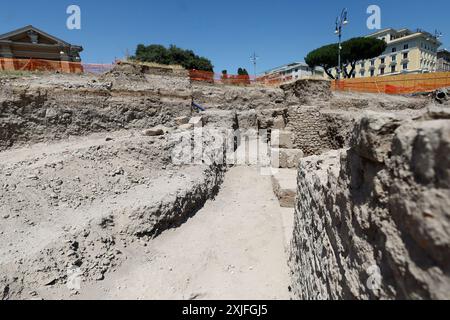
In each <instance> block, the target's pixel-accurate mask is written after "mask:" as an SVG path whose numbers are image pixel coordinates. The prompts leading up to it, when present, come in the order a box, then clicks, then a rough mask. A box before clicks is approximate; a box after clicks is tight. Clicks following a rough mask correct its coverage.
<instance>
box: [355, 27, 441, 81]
mask: <svg viewBox="0 0 450 320" xmlns="http://www.w3.org/2000/svg"><path fill="white" fill-rule="evenodd" d="M367 37H374V38H378V39H381V40H384V41H386V43H387V48H386V51H385V52H384V53H383V54H382V55H380V56H379V57H377V58H374V59H370V60H366V61H359V62H358V64H357V65H356V69H355V71H354V73H353V75H352V77H354V78H362V77H375V76H386V75H397V74H403V73H427V72H435V71H437V69H438V58H437V55H438V48H439V47H440V46H441V42H439V40H438V39H437V38H436V37H435V36H434V35H432V34H431V33H428V32H425V31H422V30H416V31H411V30H409V29H401V30H395V29H385V30H380V31H378V32H376V33H373V34H371V35H368V36H367Z"/></svg>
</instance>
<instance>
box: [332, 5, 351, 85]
mask: <svg viewBox="0 0 450 320" xmlns="http://www.w3.org/2000/svg"><path fill="white" fill-rule="evenodd" d="M347 24H348V19H347V9H345V8H344V9H342V12H341V15H340V16H338V17H337V18H336V31H335V32H334V33H335V34H337V35H338V36H339V49H338V50H339V56H338V72H337V79H338V80H339V79H340V78H341V72H342V62H341V50H342V45H341V44H342V28H343V27H344V26H345V25H347Z"/></svg>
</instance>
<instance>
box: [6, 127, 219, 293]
mask: <svg viewBox="0 0 450 320" xmlns="http://www.w3.org/2000/svg"><path fill="white" fill-rule="evenodd" d="M175 141H176V140H174V139H172V138H171V135H168V136H162V137H144V136H142V135H140V134H137V133H134V132H121V133H116V134H113V135H112V136H111V135H108V136H106V135H103V136H100V135H99V136H95V137H91V138H85V139H80V140H78V141H71V143H69V142H65V143H60V144H56V145H47V146H44V145H39V146H35V147H32V148H31V149H27V150H23V149H20V150H16V151H8V152H3V153H1V154H0V157H1V161H0V163H1V165H0V181H2V185H1V189H2V192H1V193H0V207H1V208H2V210H1V216H0V219H1V220H2V223H1V224H0V242H1V243H4V244H5V245H4V246H2V247H0V299H2V298H3V299H16V298H21V297H22V298H23V297H27V296H28V295H29V294H30V292H36V291H39V290H50V289H51V287H53V286H55V285H60V286H64V285H66V283H67V282H68V281H69V279H68V277H69V274H70V273H71V272H75V271H76V270H79V271H80V272H81V275H82V277H83V279H84V281H87V282H89V281H100V280H103V278H104V277H106V276H107V274H108V273H109V272H113V271H114V270H115V268H116V267H117V266H118V265H120V264H121V262H122V261H123V260H124V259H126V257H127V247H128V246H130V245H131V244H132V243H134V242H139V241H142V242H143V243H145V241H148V240H149V239H151V238H153V237H155V236H156V235H158V234H159V233H161V232H162V231H163V230H166V229H168V228H170V227H172V226H174V225H175V226H176V225H178V224H179V223H181V222H183V221H184V220H185V219H186V218H187V217H189V216H190V215H192V214H193V213H194V212H195V211H196V210H197V209H198V208H200V207H201V206H202V205H203V204H204V203H205V202H206V201H207V200H208V199H209V198H210V197H212V196H214V195H215V193H216V192H217V191H218V188H219V186H220V184H221V182H222V179H223V174H224V170H225V168H224V167H223V166H221V165H216V164H214V163H213V164H211V165H195V166H193V165H174V164H173V161H172V155H173V150H174V147H175ZM190 141H191V140H189V143H190ZM205 143H206V142H205ZM211 152H214V150H211ZM33 295H34V294H31V296H33Z"/></svg>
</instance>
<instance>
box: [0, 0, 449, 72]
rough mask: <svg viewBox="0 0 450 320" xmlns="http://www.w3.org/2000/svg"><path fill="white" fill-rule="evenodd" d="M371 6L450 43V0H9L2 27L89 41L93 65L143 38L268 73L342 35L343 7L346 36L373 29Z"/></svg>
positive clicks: (395, 23) (386, 22) (0, 13)
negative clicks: (70, 10)
mask: <svg viewBox="0 0 450 320" xmlns="http://www.w3.org/2000/svg"><path fill="white" fill-rule="evenodd" d="M70 4H77V5H79V6H80V7H81V10H82V29H81V30H72V31H70V30H68V29H67V28H66V19H67V17H68V15H67V14H66V8H67V7H68V5H70ZM370 4H377V5H379V6H380V7H381V10H382V27H383V28H387V27H394V28H402V27H407V28H411V29H416V28H422V29H425V30H428V31H430V32H434V30H435V29H439V30H440V31H442V32H443V33H444V37H443V38H442V41H443V43H444V45H443V46H444V47H446V46H448V47H450V19H449V12H450V1H448V0H427V1H424V2H423V1H413V0H409V1H402V0H397V1H390V0H373V1H366V0H348V1H336V0H335V1H330V0H315V1H314V0H313V1H311V0H309V1H301V0H277V1H276V0H271V1H269V0H247V1H246V0H240V1H239V0H225V1H219V0H165V1H156V0H128V1H115V0H110V1H106V0H95V1H93V0H89V1H88V0H71V1H66V0H54V1H52V0H40V1H36V0H21V1H12V0H2V7H1V10H0V33H4V32H7V31H11V30H12V29H16V28H20V27H23V26H25V25H28V24H32V25H34V26H36V27H38V28H41V29H43V30H44V31H46V32H48V33H50V34H53V35H55V36H58V37H60V38H62V39H64V40H66V41H68V42H70V43H73V44H80V45H82V46H83V47H84V52H83V53H82V58H83V60H84V61H85V62H91V63H110V62H112V61H113V60H114V58H115V57H117V58H121V57H123V56H125V53H126V51H127V50H128V51H129V52H130V53H134V50H135V48H136V45H137V44H138V43H144V44H152V43H157V44H163V45H169V44H176V45H177V46H180V47H182V48H188V49H193V50H194V51H195V52H196V53H198V54H200V55H203V56H206V57H208V58H209V59H211V60H212V62H213V64H214V65H215V71H216V72H220V71H221V70H223V69H227V70H228V71H229V73H235V72H236V69H237V68H238V67H245V68H247V69H248V70H249V72H251V73H253V67H252V64H251V62H250V56H251V54H252V53H253V51H256V52H257V53H258V55H259V56H260V60H259V62H258V71H259V72H261V71H263V70H266V69H270V68H272V67H275V66H278V65H281V64H284V63H288V62H292V61H297V60H301V61H302V60H303V59H304V57H305V55H306V54H307V52H308V51H310V50H311V49H314V48H316V47H318V46H321V45H323V44H325V43H329V42H334V41H336V36H335V35H334V33H333V31H334V21H335V18H336V16H337V15H338V13H339V12H340V10H341V9H342V8H343V7H347V8H348V9H349V19H350V24H349V25H348V26H347V27H346V28H345V34H344V37H345V38H348V37H352V36H358V35H364V34H367V33H370V32H371V31H370V30H368V29H367V27H366V20H367V17H368V15H367V14H366V10H367V7H368V6H369V5H370Z"/></svg>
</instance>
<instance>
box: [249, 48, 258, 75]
mask: <svg viewBox="0 0 450 320" xmlns="http://www.w3.org/2000/svg"><path fill="white" fill-rule="evenodd" d="M258 60H259V57H258V56H257V55H256V52H254V53H253V55H252V56H251V57H250V61H251V62H253V70H254V75H255V80H256V63H257V62H258Z"/></svg>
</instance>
